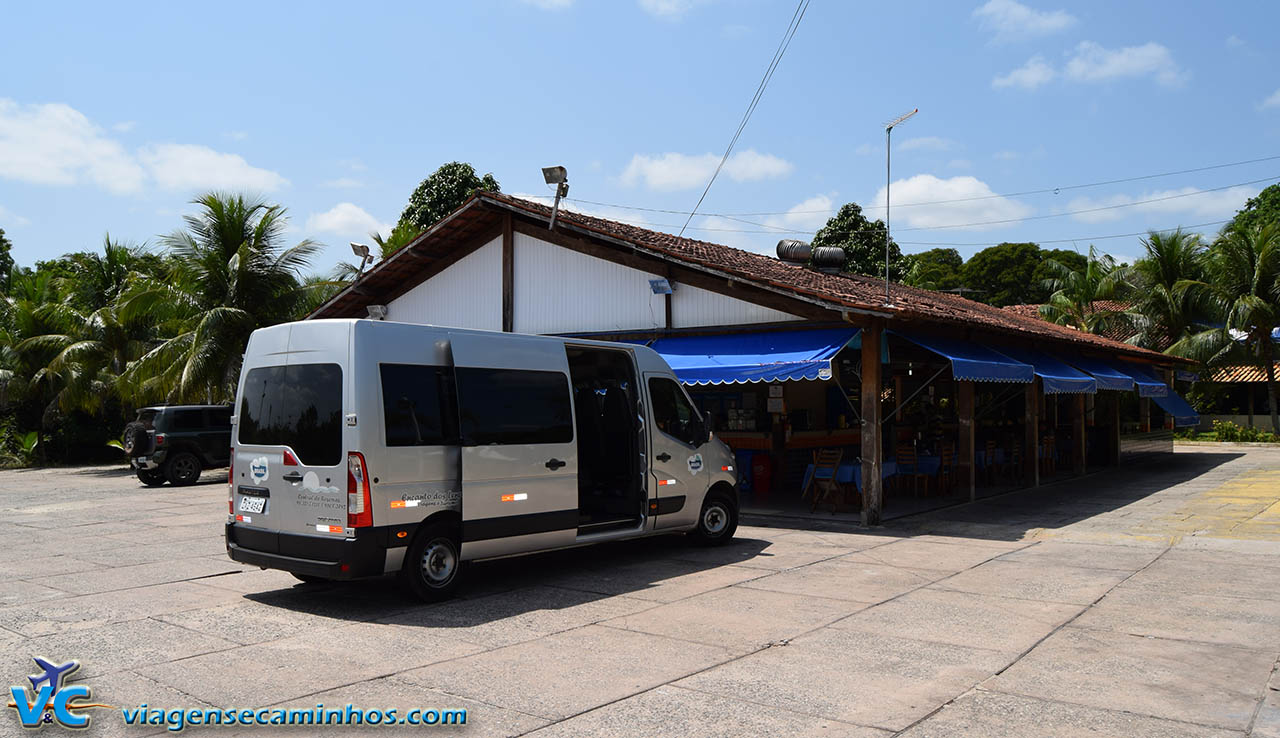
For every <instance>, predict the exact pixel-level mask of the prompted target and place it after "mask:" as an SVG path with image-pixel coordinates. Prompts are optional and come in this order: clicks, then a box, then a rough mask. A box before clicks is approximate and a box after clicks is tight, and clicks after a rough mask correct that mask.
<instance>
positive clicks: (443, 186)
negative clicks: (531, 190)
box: [400, 161, 501, 231]
mask: <svg viewBox="0 0 1280 738" xmlns="http://www.w3.org/2000/svg"><path fill="white" fill-rule="evenodd" d="M478 190H486V191H489V192H500V191H501V188H500V187H499V185H498V180H496V179H494V177H493V175H492V174H485V175H484V176H483V177H481V176H477V175H476V170H475V167H473V166H471V165H470V164H467V163H465V162H460V161H451V162H449V163H448V164H444V165H442V166H441V167H440V168H439V169H437V170H435V172H433V173H432V174H431V176H430V177H427V178H426V179H424V180H422V183H421V184H419V185H418V188H417V189H415V190H414V191H413V194H412V195H409V204H408V205H407V206H405V209H404V212H403V213H401V214H400V222H401V223H409V224H411V225H412V226H413V227H414V228H416V229H417V230H418V231H425V230H427V229H428V228H430V227H431V226H433V225H435V224H436V222H438V221H439V220H440V219H441V218H443V217H444V216H446V215H448V214H449V213H452V212H453V211H454V210H457V209H458V207H459V206H461V205H462V203H464V202H466V201H467V198H468V197H471V195H473V194H474V193H475V192H476V191H478Z"/></svg>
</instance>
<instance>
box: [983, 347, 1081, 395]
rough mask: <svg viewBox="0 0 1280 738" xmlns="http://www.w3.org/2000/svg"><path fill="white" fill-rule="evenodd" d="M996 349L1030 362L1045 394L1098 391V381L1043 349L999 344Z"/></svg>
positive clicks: (1015, 358) (1014, 357) (1023, 361)
mask: <svg viewBox="0 0 1280 738" xmlns="http://www.w3.org/2000/svg"><path fill="white" fill-rule="evenodd" d="M998 351H999V352H1000V353H1002V354H1004V355H1005V356H1008V357H1009V358H1010V359H1013V360H1014V361H1021V362H1022V363H1023V364H1030V365H1031V366H1032V367H1033V368H1034V369H1035V372H1036V376H1037V377H1040V380H1041V381H1040V383H1041V385H1043V387H1044V393H1045V394H1046V395H1056V394H1067V393H1070V394H1077V395H1079V394H1085V395H1092V394H1094V393H1096V392H1097V391H1098V382H1097V380H1095V379H1094V378H1093V377H1091V376H1089V375H1088V374H1085V373H1084V372H1082V371H1080V370H1079V369H1075V368H1072V367H1070V366H1067V365H1066V364H1064V363H1062V361H1060V360H1058V359H1055V358H1053V357H1052V356H1050V355H1048V354H1046V353H1045V352H1043V351H1038V350H1036V349H1033V348H1021V347H1018V346H1001V347H1000V348H999V349H998Z"/></svg>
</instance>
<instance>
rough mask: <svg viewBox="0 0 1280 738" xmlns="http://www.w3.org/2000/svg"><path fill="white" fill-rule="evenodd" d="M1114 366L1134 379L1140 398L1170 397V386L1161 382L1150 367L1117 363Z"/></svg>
mask: <svg viewBox="0 0 1280 738" xmlns="http://www.w3.org/2000/svg"><path fill="white" fill-rule="evenodd" d="M1114 366H1115V368H1116V369H1118V370H1120V371H1122V372H1124V373H1125V374H1126V375H1128V376H1129V377H1130V378H1132V379H1133V383H1134V384H1136V385H1138V397H1167V396H1168V395H1169V385H1167V384H1165V383H1164V382H1162V381H1160V378H1159V377H1157V376H1156V374H1155V372H1153V371H1151V369H1150V368H1149V367H1146V366H1144V365H1142V364H1130V363H1128V362H1116V364H1115V365H1114Z"/></svg>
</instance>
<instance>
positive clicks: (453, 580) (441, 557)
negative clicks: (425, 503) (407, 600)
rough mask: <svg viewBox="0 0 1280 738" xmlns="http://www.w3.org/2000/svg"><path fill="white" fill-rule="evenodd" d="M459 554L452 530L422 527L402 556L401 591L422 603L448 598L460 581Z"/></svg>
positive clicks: (441, 526) (440, 526)
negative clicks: (402, 584) (402, 588)
mask: <svg viewBox="0 0 1280 738" xmlns="http://www.w3.org/2000/svg"><path fill="white" fill-rule="evenodd" d="M460 550H461V547H460V546H459V544H458V534H457V530H456V528H454V527H453V526H451V525H448V524H446V523H432V524H431V525H427V526H425V527H424V528H423V529H422V530H421V531H419V532H418V535H417V536H416V537H415V538H414V539H413V543H412V544H411V545H410V546H409V550H408V551H406V552H405V555H404V566H403V567H402V568H401V569H400V578H401V580H402V581H403V583H404V586H405V588H406V589H407V590H408V591H409V593H410V594H412V595H413V596H414V597H417V598H418V599H420V600H422V601H423V602H439V601H441V600H447V599H449V598H450V597H452V596H453V593H454V592H455V591H456V590H457V589H458V582H459V581H461V579H462V557H461V556H460V555H459V551H460Z"/></svg>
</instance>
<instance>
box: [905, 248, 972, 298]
mask: <svg viewBox="0 0 1280 738" xmlns="http://www.w3.org/2000/svg"><path fill="white" fill-rule="evenodd" d="M904 260H905V263H906V275H905V276H904V277H903V279H902V281H903V282H904V283H906V284H909V285H911V286H912V287H923V288H925V289H928V290H950V289H955V288H956V287H959V286H960V285H961V283H962V282H963V279H962V277H961V271H962V270H963V268H964V259H963V258H961V256H960V252H959V251H956V250H955V249H929V250H928V251H922V252H920V253H918V254H907V255H906V256H905V257H904Z"/></svg>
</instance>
